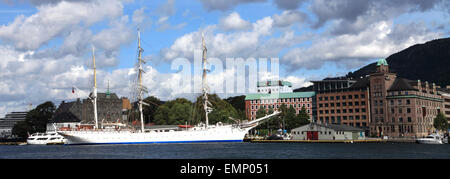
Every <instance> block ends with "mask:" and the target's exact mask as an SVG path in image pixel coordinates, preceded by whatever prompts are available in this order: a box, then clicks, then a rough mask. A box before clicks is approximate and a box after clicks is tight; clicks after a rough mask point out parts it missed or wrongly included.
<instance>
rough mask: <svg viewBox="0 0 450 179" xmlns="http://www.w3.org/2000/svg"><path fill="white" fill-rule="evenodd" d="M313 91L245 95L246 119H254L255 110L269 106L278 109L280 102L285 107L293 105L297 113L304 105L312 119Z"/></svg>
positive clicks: (266, 108)
mask: <svg viewBox="0 0 450 179" xmlns="http://www.w3.org/2000/svg"><path fill="white" fill-rule="evenodd" d="M314 95H315V93H314V92H313V91H309V92H291V93H270V94H269V93H256V94H247V95H246V96H245V112H246V116H247V117H248V119H251V120H254V119H256V111H258V109H260V108H264V109H265V110H266V112H268V111H269V108H272V109H273V110H278V109H279V108H280V106H281V105H282V104H285V105H286V107H287V108H289V107H293V108H294V109H295V111H296V114H298V113H299V112H300V111H301V109H302V107H305V109H306V112H307V113H308V114H309V116H310V119H309V120H312V119H313V112H312V111H313V100H314V99H315V98H314Z"/></svg>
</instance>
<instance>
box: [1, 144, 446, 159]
mask: <svg viewBox="0 0 450 179" xmlns="http://www.w3.org/2000/svg"><path fill="white" fill-rule="evenodd" d="M0 159H450V145H448V144H447V145H446V144H444V145H421V144H412V143H353V144H350V143H247V142H243V143H200V144H193V143H186V144H148V145H89V146H64V145H56V146H55V145H51V146H46V145H44V146H40V145H23V146H19V145H0Z"/></svg>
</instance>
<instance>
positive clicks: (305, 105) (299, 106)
mask: <svg viewBox="0 0 450 179" xmlns="http://www.w3.org/2000/svg"><path fill="white" fill-rule="evenodd" d="M258 106H261V107H262V108H264V109H269V108H272V109H278V108H280V106H281V105H279V104H277V105H274V104H271V105H252V106H251V108H252V110H258ZM286 107H287V108H289V107H293V108H301V107H305V108H310V107H311V105H310V104H309V103H308V104H298V105H297V104H286Z"/></svg>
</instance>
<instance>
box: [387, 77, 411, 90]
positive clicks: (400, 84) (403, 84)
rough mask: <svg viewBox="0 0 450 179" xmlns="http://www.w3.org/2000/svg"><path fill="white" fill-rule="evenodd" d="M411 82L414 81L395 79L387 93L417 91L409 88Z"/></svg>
mask: <svg viewBox="0 0 450 179" xmlns="http://www.w3.org/2000/svg"><path fill="white" fill-rule="evenodd" d="M412 82H414V81H412V80H408V79H404V78H396V79H395V81H394V83H393V84H392V86H391V87H390V88H389V89H388V91H405V90H417V89H415V88H414V87H412V86H411V83H412Z"/></svg>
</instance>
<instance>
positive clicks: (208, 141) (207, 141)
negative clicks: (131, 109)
mask: <svg viewBox="0 0 450 179" xmlns="http://www.w3.org/2000/svg"><path fill="white" fill-rule="evenodd" d="M210 142H243V140H200V141H149V142H115V143H71V144H64V145H114V144H158V143H210Z"/></svg>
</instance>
